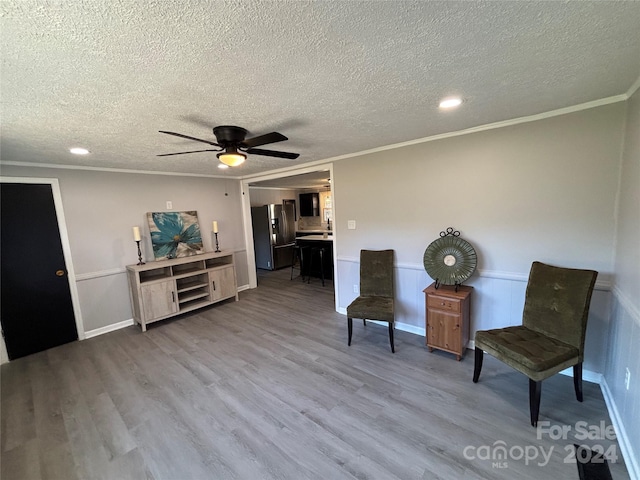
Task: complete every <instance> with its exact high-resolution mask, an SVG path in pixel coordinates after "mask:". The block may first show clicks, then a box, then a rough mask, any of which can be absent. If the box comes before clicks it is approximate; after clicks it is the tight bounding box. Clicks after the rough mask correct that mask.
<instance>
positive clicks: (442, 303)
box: [427, 295, 460, 313]
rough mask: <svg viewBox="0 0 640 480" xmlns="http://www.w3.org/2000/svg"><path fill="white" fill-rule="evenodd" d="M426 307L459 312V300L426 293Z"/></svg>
mask: <svg viewBox="0 0 640 480" xmlns="http://www.w3.org/2000/svg"><path fill="white" fill-rule="evenodd" d="M427 307H428V308H435V309H438V310H445V311H448V312H456V313H460V300H457V299H452V298H446V297H438V296H436V295H427Z"/></svg>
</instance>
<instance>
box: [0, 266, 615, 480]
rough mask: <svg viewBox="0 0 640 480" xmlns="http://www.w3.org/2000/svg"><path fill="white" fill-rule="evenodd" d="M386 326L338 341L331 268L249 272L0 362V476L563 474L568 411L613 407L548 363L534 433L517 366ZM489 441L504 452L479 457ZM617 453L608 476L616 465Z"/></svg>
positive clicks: (587, 417) (568, 473)
mask: <svg viewBox="0 0 640 480" xmlns="http://www.w3.org/2000/svg"><path fill="white" fill-rule="evenodd" d="M395 340H396V353H395V354H392V353H391V351H390V349H389V344H388V336H387V328H386V326H382V325H375V324H372V323H368V324H367V326H366V327H364V326H363V325H362V322H354V333H353V343H352V346H351V347H348V346H347V326H346V318H345V317H344V316H342V315H340V314H338V313H336V312H335V311H334V300H333V285H332V283H331V282H328V284H327V286H326V287H324V288H323V287H322V286H321V284H320V280H318V279H312V281H311V284H306V283H302V282H301V281H300V279H299V278H298V279H294V280H293V281H289V270H288V269H285V270H281V271H277V272H269V273H265V272H261V274H260V278H259V288H257V289H254V290H250V291H246V292H241V294H240V301H239V302H233V301H227V302H224V303H222V304H217V305H214V306H212V307H209V308H207V309H205V310H200V311H197V312H193V313H191V314H187V315H184V316H182V317H178V318H176V319H173V320H168V321H165V322H159V323H158V324H153V325H151V326H150V327H149V330H148V331H147V332H146V333H144V334H143V333H141V331H140V328H139V327H137V326H136V327H129V328H126V329H122V330H119V331H116V332H112V333H109V334H106V335H102V336H100V337H96V338H92V339H90V340H86V341H83V342H75V343H72V344H67V345H63V346H61V347H58V348H55V349H52V350H49V351H46V352H42V353H39V354H35V355H32V356H29V357H26V358H23V359H19V360H16V361H13V362H11V363H9V364H5V365H3V366H2V371H1V373H2V379H1V380H2V383H1V386H2V392H1V400H2V404H1V407H2V408H1V420H2V421H1V435H2V437H1V452H2V458H1V460H2V462H1V473H2V475H1V477H2V479H6V480H10V479H11V480H17V479H28V480H36V479H65V480H67V479H145V478H148V479H155V480H160V479H172V480H173V479H251V480H254V479H272V478H273V479H295V480H301V479H323V480H326V479H348V478H359V479H365V478H370V479H376V480H377V479H422V478H424V479H427V478H429V479H437V478H443V479H450V478H451V479H479V478H487V479H502V478H504V479H513V478H523V479H549V478H554V479H561V478H567V479H577V478H578V471H577V467H576V465H575V464H571V463H565V462H564V460H565V457H568V456H569V455H568V453H567V450H566V448H568V447H567V446H568V445H571V444H573V443H574V440H573V439H574V436H575V428H573V427H574V426H575V425H576V422H579V421H585V422H587V424H588V425H590V426H599V425H600V423H599V422H600V421H604V422H605V423H606V424H607V425H608V424H610V420H609V416H608V414H607V411H606V408H605V404H604V400H603V397H602V394H601V392H600V389H599V387H598V386H597V385H595V384H590V383H585V386H584V398H585V400H584V403H582V404H580V403H578V402H577V401H576V400H575V397H574V393H573V383H572V379H571V378H569V377H564V376H561V375H556V376H555V377H553V378H551V379H549V380H547V381H545V382H544V384H543V393H542V403H541V411H540V421H541V422H543V421H549V422H550V424H551V425H552V426H562V425H568V426H571V427H572V431H571V432H570V433H569V437H568V439H566V440H564V439H558V440H555V439H553V438H551V436H550V435H548V434H542V435H537V431H536V429H534V428H533V427H531V426H530V424H529V407H528V382H527V379H526V378H525V377H523V376H522V375H520V374H518V373H517V372H515V371H513V370H511V369H509V368H508V367H506V366H504V365H502V364H501V363H499V362H497V361H495V360H494V359H493V358H491V357H486V358H485V362H484V369H483V372H482V376H481V377H480V382H479V383H478V384H473V383H472V381H471V377H472V373H473V355H472V354H470V353H471V352H467V355H466V357H465V358H464V359H463V361H461V362H457V361H455V359H454V357H453V356H451V355H449V354H446V353H444V352H434V353H429V352H428V351H427V349H426V348H425V346H424V338H423V337H419V336H416V335H412V334H409V333H406V332H401V331H397V332H396V339H395ZM538 437H540V438H538ZM575 443H586V444H589V445H594V444H600V445H603V446H604V447H605V448H608V447H609V446H610V445H613V446H614V447H612V448H613V449H617V448H618V447H617V444H616V442H615V441H613V442H612V441H609V440H600V439H597V440H589V441H580V442H575ZM499 446H504V447H506V449H507V458H506V459H503V460H501V461H500V462H499V461H498V460H490V459H487V460H484V459H482V458H485V455H486V454H489V455H492V454H494V453H496V452H498V453H499V449H498V447H499ZM541 449H543V450H544V453H545V455H546V454H548V452H549V451H550V450H551V454H550V459H549V460H548V463H547V464H546V465H544V466H540V465H539V463H542V462H543V459H542V454H541V451H542V450H541ZM534 451H535V452H536V454H537V455H538V457H537V458H535V459H533V460H527V459H525V458H524V457H522V458H518V457H520V453H522V452H528V453H529V455H531V456H533V452H534ZM617 453H618V456H619V458H618V461H617V463H615V464H612V465H611V467H612V473H613V475H614V478H616V479H621V478H628V474H627V471H626V469H625V467H624V464H623V462H622V458H621V457H620V451H619V449H617ZM569 458H573V457H571V456H569ZM496 462H497V463H500V465H497V464H496ZM503 462H504V463H503Z"/></svg>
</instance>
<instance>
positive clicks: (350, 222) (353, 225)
mask: <svg viewBox="0 0 640 480" xmlns="http://www.w3.org/2000/svg"><path fill="white" fill-rule="evenodd" d="M347 228H348V229H349V230H355V229H356V221H355V220H348V221H347Z"/></svg>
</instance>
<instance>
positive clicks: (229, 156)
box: [158, 125, 300, 167]
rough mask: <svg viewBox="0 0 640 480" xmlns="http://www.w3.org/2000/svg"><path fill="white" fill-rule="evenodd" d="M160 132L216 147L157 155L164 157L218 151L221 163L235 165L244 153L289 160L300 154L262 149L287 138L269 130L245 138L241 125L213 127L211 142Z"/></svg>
mask: <svg viewBox="0 0 640 480" xmlns="http://www.w3.org/2000/svg"><path fill="white" fill-rule="evenodd" d="M160 133H166V134H167V135H174V136H176V137H181V138H187V139H189V140H195V141H197V142H202V143H208V144H209V145H213V146H215V147H219V148H217V149H208V150H192V151H189V152H178V153H163V154H161V155H158V157H166V156H168V155H182V154H185V153H198V152H220V153H218V155H217V157H218V158H219V159H220V161H221V162H222V163H224V164H225V165H228V166H230V167H236V166H238V165H240V164H241V163H243V162H244V161H245V160H246V159H247V156H246V155H245V154H246V153H249V154H251V155H265V156H268V157H279V158H289V159H291V160H293V159H295V158H298V157H299V156H300V154H298V153H290V152H278V151H276V150H264V149H261V148H255V147H259V146H261V145H266V144H268V143H276V142H283V141H285V140H288V138H287V137H285V136H284V135H282V134H281V133H278V132H271V133H267V134H265V135H259V136H257V137H253V138H245V137H246V136H247V133H249V132H248V131H247V130H245V129H244V128H241V127H234V126H231V125H221V126H218V127H215V128H214V129H213V134H214V135H215V136H216V140H217V142H211V141H209V140H203V139H201V138H196V137H190V136H189V135H183V134H181V133H175V132H166V131H164V130H160Z"/></svg>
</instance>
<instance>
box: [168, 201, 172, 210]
mask: <svg viewBox="0 0 640 480" xmlns="http://www.w3.org/2000/svg"><path fill="white" fill-rule="evenodd" d="M172 208H173V202H172V201H171V200H167V210H171V209H172Z"/></svg>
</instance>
